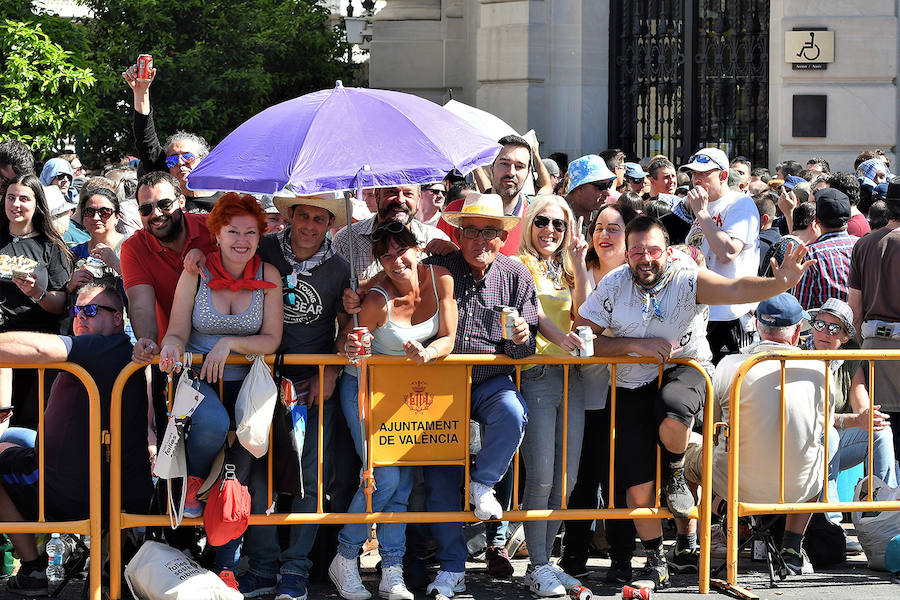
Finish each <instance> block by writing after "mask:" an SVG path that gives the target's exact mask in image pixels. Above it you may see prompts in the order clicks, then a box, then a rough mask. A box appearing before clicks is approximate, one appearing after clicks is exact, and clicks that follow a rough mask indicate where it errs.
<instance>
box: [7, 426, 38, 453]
mask: <svg viewBox="0 0 900 600" xmlns="http://www.w3.org/2000/svg"><path fill="white" fill-rule="evenodd" d="M0 442H4V443H9V444H15V445H16V446H22V447H23V448H34V447H35V445H36V443H37V431H35V430H34V429H28V428H27V427H9V428H7V430H6V431H4V432H3V435H0Z"/></svg>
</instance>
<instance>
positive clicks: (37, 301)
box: [28, 290, 47, 304]
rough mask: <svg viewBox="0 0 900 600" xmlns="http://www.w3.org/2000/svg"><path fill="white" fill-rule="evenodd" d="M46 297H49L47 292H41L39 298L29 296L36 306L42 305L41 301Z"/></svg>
mask: <svg viewBox="0 0 900 600" xmlns="http://www.w3.org/2000/svg"><path fill="white" fill-rule="evenodd" d="M46 296H47V290H41V295H40V296H38V297H37V298H35V297H34V296H28V297H29V298H31V301H32V302H34V303H35V304H40V302H41V300H43V299H44V297H46Z"/></svg>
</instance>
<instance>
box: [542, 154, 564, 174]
mask: <svg viewBox="0 0 900 600" xmlns="http://www.w3.org/2000/svg"><path fill="white" fill-rule="evenodd" d="M541 162H542V163H544V166H545V167H547V172H548V173H550V174H551V175H557V176H558V175H560V171H559V165H558V164H556V161H555V160H553V159H552V158H544V159H541Z"/></svg>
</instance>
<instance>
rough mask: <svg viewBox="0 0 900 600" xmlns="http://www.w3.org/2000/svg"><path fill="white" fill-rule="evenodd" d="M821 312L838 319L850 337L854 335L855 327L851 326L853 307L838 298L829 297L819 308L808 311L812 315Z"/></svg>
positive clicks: (815, 315)
mask: <svg viewBox="0 0 900 600" xmlns="http://www.w3.org/2000/svg"><path fill="white" fill-rule="evenodd" d="M823 312H825V313H828V314H829V315H831V316H832V317H834V318H836V319H838V320H839V321H840V322H841V325H843V326H844V329H846V330H847V333H849V334H850V337H856V329H855V328H854V327H853V309H852V308H850V305H849V304H847V303H846V302H844V301H843V300H839V299H838V298H829V299H828V300H826V301H825V302H823V303H822V306H821V308H819V309H818V310H811V311H809V313H810V314H811V315H812V316H813V317H817V316H818V315H819V313H823Z"/></svg>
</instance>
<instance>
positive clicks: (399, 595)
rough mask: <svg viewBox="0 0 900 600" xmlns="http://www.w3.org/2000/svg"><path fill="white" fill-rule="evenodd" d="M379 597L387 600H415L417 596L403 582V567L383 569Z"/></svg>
mask: <svg viewBox="0 0 900 600" xmlns="http://www.w3.org/2000/svg"><path fill="white" fill-rule="evenodd" d="M378 595H379V596H381V597H382V598H384V599H385V600H415V595H414V594H413V593H412V592H411V591H409V590H408V589H407V588H406V582H404V581H403V565H399V564H398V565H394V566H393V567H388V568H386V569H385V568H384V567H382V568H381V583H380V584H379V585H378Z"/></svg>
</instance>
